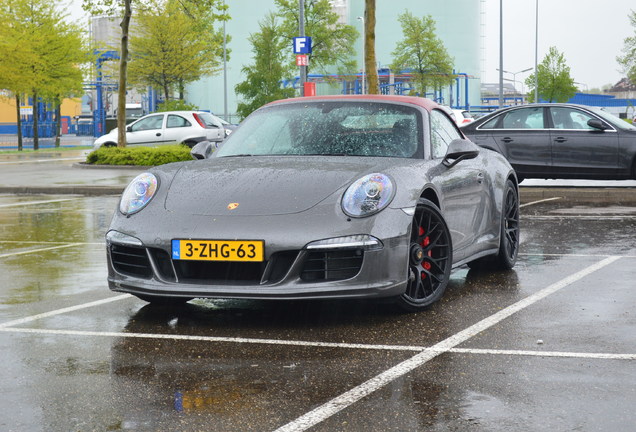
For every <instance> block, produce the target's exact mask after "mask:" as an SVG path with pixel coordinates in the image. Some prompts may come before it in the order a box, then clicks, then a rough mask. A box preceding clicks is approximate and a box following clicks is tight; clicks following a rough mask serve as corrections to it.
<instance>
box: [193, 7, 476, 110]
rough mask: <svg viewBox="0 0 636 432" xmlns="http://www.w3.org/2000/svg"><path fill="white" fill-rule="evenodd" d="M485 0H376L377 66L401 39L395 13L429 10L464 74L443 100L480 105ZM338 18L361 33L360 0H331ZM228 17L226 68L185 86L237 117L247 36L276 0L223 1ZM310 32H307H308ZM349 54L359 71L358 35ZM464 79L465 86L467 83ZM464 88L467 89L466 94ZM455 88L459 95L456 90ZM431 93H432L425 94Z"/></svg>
mask: <svg viewBox="0 0 636 432" xmlns="http://www.w3.org/2000/svg"><path fill="white" fill-rule="evenodd" d="M484 1H485V0H446V1H443V2H425V1H422V0H393V1H391V2H389V1H377V2H376V8H377V10H376V47H375V48H376V60H377V62H378V67H379V68H380V69H384V68H388V67H389V65H390V64H391V62H392V60H393V59H392V55H391V52H392V51H394V50H395V46H396V44H397V43H398V41H399V40H400V39H402V28H401V26H400V23H399V22H398V16H399V15H400V14H402V13H404V12H405V11H410V12H411V13H412V14H413V15H414V16H416V17H423V16H425V15H431V16H432V17H433V19H434V20H435V21H436V23H437V36H438V37H439V38H440V39H441V40H442V41H443V42H444V45H445V47H446V49H447V51H448V53H449V54H450V56H451V57H453V58H454V60H455V62H454V64H455V71H456V72H457V73H462V74H464V75H462V78H460V79H459V80H458V81H457V82H456V84H455V85H453V86H452V89H451V88H450V87H451V86H449V88H448V89H444V91H443V92H442V95H441V97H442V100H440V101H441V102H442V103H444V104H446V105H451V104H452V105H461V106H466V105H479V104H480V103H481V101H480V98H481V95H480V77H481V71H482V65H483V62H482V59H483V53H484V37H485V32H484V26H485V16H484V14H485V12H484V7H483V4H484ZM331 3H332V7H333V8H334V11H335V12H337V13H338V15H339V17H340V20H341V22H344V23H347V24H349V25H351V26H354V27H356V28H357V29H358V31H359V32H360V35H362V34H363V27H362V26H363V23H362V20H360V19H358V17H363V16H364V7H365V6H364V0H334V1H332V2H331ZM226 4H227V6H228V8H229V11H228V12H229V15H230V17H231V20H230V21H228V22H227V23H226V25H225V31H226V32H227V34H229V35H231V37H232V40H231V42H230V43H229V44H228V48H230V49H231V55H230V58H229V60H228V61H227V63H226V68H225V71H224V72H221V73H219V74H218V75H215V76H212V77H206V78H204V79H201V80H200V81H198V82H196V83H193V84H190V85H189V86H188V87H187V90H186V99H187V101H188V102H190V103H193V104H195V105H197V106H199V107H200V108H202V109H209V110H211V111H212V112H214V113H215V114H217V115H220V116H222V117H225V118H226V119H228V120H230V121H236V120H237V119H238V118H237V116H236V114H235V113H236V106H237V104H238V102H239V98H238V96H237V95H236V93H235V91H234V87H235V86H236V85H237V84H238V83H240V82H242V81H243V80H244V79H245V78H244V75H243V73H242V72H241V70H242V68H243V67H244V66H246V65H250V64H252V63H253V60H252V56H253V54H252V46H251V44H250V43H249V41H248V37H249V35H250V34H251V33H255V32H258V31H259V21H261V20H262V19H263V17H265V15H267V14H268V13H270V12H272V11H275V9H276V6H275V3H274V0H242V1H241V0H227V3H226ZM307 36H311V35H309V34H308V35H307ZM289 56H290V59H292V58H293V56H294V54H293V52H292V42H291V41H290V42H289ZM352 57H353V58H354V59H356V60H357V63H358V69H357V70H355V71H351V72H352V73H360V72H361V70H362V61H363V60H362V58H363V38H362V37H360V38H359V39H358V40H357V42H356V44H355V46H354V47H353V49H352ZM466 80H467V81H468V85H467V86H466ZM466 87H468V92H467V94H466V91H465V89H466ZM458 90H459V94H458ZM341 91H342V89H341V87H340V86H338V85H332V86H330V87H329V88H328V89H326V88H321V89H319V90H318V93H319V94H324V93H330V94H338V93H341ZM427 96H429V97H430V96H432V95H427Z"/></svg>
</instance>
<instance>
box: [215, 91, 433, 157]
mask: <svg viewBox="0 0 636 432" xmlns="http://www.w3.org/2000/svg"><path fill="white" fill-rule="evenodd" d="M421 124H422V122H421V120H420V115H419V112H418V111H417V109H415V108H413V107H409V106H402V105H396V104H386V103H375V102H342V101H329V102H308V103H292V104H281V105H271V106H268V107H266V108H264V109H261V110H259V111H257V112H255V113H254V114H252V115H250V116H249V117H248V118H247V119H245V121H244V122H243V123H242V124H241V127H240V128H238V129H237V130H236V132H234V133H233V134H232V135H230V137H229V138H228V139H227V141H226V142H225V144H224V145H223V146H222V147H221V148H220V149H219V150H217V151H216V152H215V154H216V157H227V156H245V155H342V156H384V157H403V158H408V157H417V155H419V151H418V150H419V149H420V148H421V147H422V146H421V145H420V144H419V143H420V137H421V136H422V133H421Z"/></svg>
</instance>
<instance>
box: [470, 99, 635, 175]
mask: <svg viewBox="0 0 636 432" xmlns="http://www.w3.org/2000/svg"><path fill="white" fill-rule="evenodd" d="M462 131H463V132H464V134H465V135H466V136H467V137H468V138H469V139H471V140H472V141H473V142H475V143H476V144H478V145H480V146H481V147H486V148H489V149H492V150H495V151H497V152H499V153H501V154H502V155H504V156H505V157H506V158H507V159H508V161H509V162H510V164H511V165H512V166H513V167H514V168H515V170H516V171H517V175H518V177H519V180H522V179H523V178H546V179H547V178H574V179H607V180H616V179H634V178H636V128H635V127H634V126H632V125H630V124H629V123H627V122H625V121H623V120H621V119H619V118H618V117H616V116H614V115H612V114H609V113H608V112H606V111H603V110H602V109H600V108H596V107H588V106H581V105H573V104H558V103H557V104H532V105H520V106H515V107H510V108H504V109H501V110H497V111H495V112H493V113H490V114H488V115H487V116H484V117H482V118H480V119H478V120H476V121H474V122H472V123H469V124H467V125H466V126H464V127H462Z"/></svg>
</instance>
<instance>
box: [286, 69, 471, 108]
mask: <svg viewBox="0 0 636 432" xmlns="http://www.w3.org/2000/svg"><path fill="white" fill-rule="evenodd" d="M453 75H454V76H455V78H454V81H455V84H454V86H453V85H450V86H448V88H447V89H446V88H444V89H440V90H435V91H434V92H431V93H426V94H425V95H421V96H423V97H428V98H430V99H433V100H434V101H436V102H438V103H440V104H443V105H449V106H451V107H453V108H458V109H466V110H470V101H469V94H470V93H469V80H470V79H473V78H474V77H472V76H470V75H468V74H466V73H463V72H453ZM412 77H413V75H412V73H411V71H410V70H404V71H400V72H399V73H396V74H391V71H390V69H378V79H379V81H380V93H382V94H391V93H392V94H396V95H409V94H414V93H415V87H414V86H413V84H412V82H411V79H412ZM307 80H308V81H310V82H315V83H330V82H334V81H335V82H341V83H342V90H341V92H340V93H341V94H362V83H363V80H362V74H361V73H357V74H355V75H337V74H330V75H323V74H309V75H308V76H307ZM462 84H463V85H462ZM281 85H282V86H283V87H289V86H291V87H293V88H294V89H299V88H300V77H295V78H294V79H288V80H283V81H281ZM453 87H454V88H455V89H453ZM462 87H463V89H462ZM415 94H417V95H418V96H420V94H419V93H415ZM445 95H447V96H448V99H449V100H448V102H447V101H446V97H445Z"/></svg>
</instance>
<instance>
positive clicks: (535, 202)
mask: <svg viewBox="0 0 636 432" xmlns="http://www.w3.org/2000/svg"><path fill="white" fill-rule="evenodd" d="M560 199H563V197H554V198H546V199H542V200H538V201H532V202H529V203H525V204H521V205H520V206H519V208H523V207H528V206H531V205H535V204H541V203H544V202H548V201H556V200H560Z"/></svg>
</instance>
